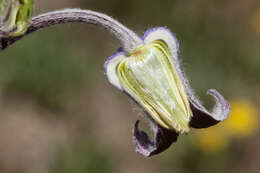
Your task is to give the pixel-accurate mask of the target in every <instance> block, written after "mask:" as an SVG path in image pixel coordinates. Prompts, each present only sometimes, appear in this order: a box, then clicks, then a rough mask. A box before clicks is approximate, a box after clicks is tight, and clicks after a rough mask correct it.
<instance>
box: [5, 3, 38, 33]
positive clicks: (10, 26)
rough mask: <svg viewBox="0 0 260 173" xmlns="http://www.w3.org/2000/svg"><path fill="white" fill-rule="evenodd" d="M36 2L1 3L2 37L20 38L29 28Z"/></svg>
mask: <svg viewBox="0 0 260 173" xmlns="http://www.w3.org/2000/svg"><path fill="white" fill-rule="evenodd" d="M33 2H34V0H1V1H0V36H2V37H7V36H19V35H22V34H23V33H24V32H25V31H26V30H27V28H28V26H29V23H30V21H31V18H32V14H33Z"/></svg>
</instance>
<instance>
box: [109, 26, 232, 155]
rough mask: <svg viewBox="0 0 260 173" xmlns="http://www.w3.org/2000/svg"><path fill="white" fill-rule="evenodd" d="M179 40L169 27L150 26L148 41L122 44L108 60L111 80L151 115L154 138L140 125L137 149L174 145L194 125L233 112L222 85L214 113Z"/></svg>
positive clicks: (154, 149) (203, 125)
mask: <svg viewBox="0 0 260 173" xmlns="http://www.w3.org/2000/svg"><path fill="white" fill-rule="evenodd" d="M178 50H179V45H178V41H177V39H176V37H175V36H174V35H173V34H172V33H171V32H170V31H169V30H168V29H167V28H154V29H151V30H148V31H147V32H146V33H145V34H144V36H143V44H142V45H139V47H137V48H136V50H134V51H133V52H131V53H130V54H127V55H126V53H125V52H124V50H123V49H119V50H118V52H117V53H116V54H114V55H113V56H111V57H110V58H109V59H108V60H107V61H106V63H105V73H106V75H107V77H108V80H109V81H110V83H111V84H113V85H114V86H115V87H117V88H118V89H120V90H122V91H123V92H125V93H126V94H128V95H129V96H130V97H131V98H133V99H134V101H135V102H136V103H137V104H138V105H140V106H141V107H142V108H143V110H144V112H145V113H146V115H148V117H149V119H150V120H151V124H152V130H153V132H154V141H151V140H150V139H149V137H148V135H147V134H146V133H145V132H144V131H140V130H139V129H138V123H139V121H137V122H136V124H135V128H134V144H135V146H136V151H137V152H139V153H141V154H143V155H145V156H151V155H153V154H157V153H160V152H161V151H163V150H165V149H166V148H168V147H169V146H170V145H171V144H172V142H175V141H176V140H177V137H178V135H179V134H183V133H188V132H189V130H190V128H191V127H193V128H206V127H209V126H212V125H215V124H217V123H218V122H220V121H223V120H224V119H226V118H227V116H228V114H229V112H230V108H229V104H228V103H227V101H226V100H225V99H224V98H223V97H222V96H221V95H220V94H219V93H218V92H217V91H216V90H209V91H208V93H209V94H210V95H212V96H213V97H214V98H215V100H216V105H215V107H214V108H213V111H212V113H210V112H208V111H207V110H206V109H205V108H204V107H203V106H202V105H201V103H200V102H199V101H198V99H197V98H196V97H195V96H194V94H193V92H192V90H191V87H190V85H189V83H188V80H187V78H186V77H185V75H184V72H183V69H182V65H181V63H180V61H179V58H178Z"/></svg>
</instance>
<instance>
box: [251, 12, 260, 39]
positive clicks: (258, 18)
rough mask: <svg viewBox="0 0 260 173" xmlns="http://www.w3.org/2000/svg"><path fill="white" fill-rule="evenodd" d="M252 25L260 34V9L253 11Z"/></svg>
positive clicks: (259, 34)
mask: <svg viewBox="0 0 260 173" xmlns="http://www.w3.org/2000/svg"><path fill="white" fill-rule="evenodd" d="M251 26H252V29H253V30H254V31H255V33H256V34H257V35H258V36H260V9H259V10H257V11H255V12H254V13H253V16H252V18H251Z"/></svg>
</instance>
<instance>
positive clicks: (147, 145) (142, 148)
mask: <svg viewBox="0 0 260 173" xmlns="http://www.w3.org/2000/svg"><path fill="white" fill-rule="evenodd" d="M151 122H152V123H153V128H152V130H153V133H154V141H151V140H150V139H149V137H148V135H147V133H146V132H144V131H141V130H139V128H138V125H139V123H140V121H139V120H138V121H136V123H135V126H134V136H133V142H134V146H135V150H136V152H138V153H140V154H142V155H144V156H146V157H150V156H152V155H155V154H158V153H160V152H162V151H164V150H166V149H167V148H169V147H170V146H171V144H172V143H173V142H176V141H177V138H178V136H179V134H178V133H176V132H175V131H173V130H168V129H165V128H162V127H161V126H160V125H159V124H157V123H156V122H154V121H153V120H151Z"/></svg>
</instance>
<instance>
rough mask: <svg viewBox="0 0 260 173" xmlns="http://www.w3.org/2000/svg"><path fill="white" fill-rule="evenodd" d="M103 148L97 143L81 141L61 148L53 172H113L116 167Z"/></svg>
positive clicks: (52, 168)
mask: <svg viewBox="0 0 260 173" xmlns="http://www.w3.org/2000/svg"><path fill="white" fill-rule="evenodd" d="M102 151H103V149H102V148H100V147H98V145H97V144H95V143H89V142H84V141H82V140H81V141H80V142H78V143H76V144H73V145H71V146H69V148H62V149H59V150H58V152H57V156H56V159H55V160H54V162H53V166H52V167H51V171H50V172H51V173H72V172H73V173H87V172H92V173H104V172H106V173H112V172H114V168H113V166H112V163H111V161H110V160H109V157H108V156H107V155H106V154H105V153H103V152H102Z"/></svg>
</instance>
